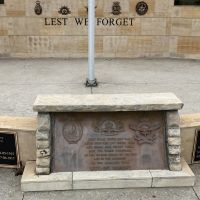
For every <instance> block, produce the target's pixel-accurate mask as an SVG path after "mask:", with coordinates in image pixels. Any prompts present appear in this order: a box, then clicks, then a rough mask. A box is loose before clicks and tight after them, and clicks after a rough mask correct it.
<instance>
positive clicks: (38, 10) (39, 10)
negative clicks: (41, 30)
mask: <svg viewBox="0 0 200 200" xmlns="http://www.w3.org/2000/svg"><path fill="white" fill-rule="evenodd" d="M35 3H36V5H35V8H34V11H35V14H36V15H41V14H42V6H41V4H40V1H36V2H35Z"/></svg>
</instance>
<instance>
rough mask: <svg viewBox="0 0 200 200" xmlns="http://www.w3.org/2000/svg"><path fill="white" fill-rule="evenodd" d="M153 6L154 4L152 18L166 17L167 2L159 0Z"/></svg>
mask: <svg viewBox="0 0 200 200" xmlns="http://www.w3.org/2000/svg"><path fill="white" fill-rule="evenodd" d="M154 4H155V11H154V16H156V17H165V16H168V8H169V1H166V0H159V1H155V2H154Z"/></svg>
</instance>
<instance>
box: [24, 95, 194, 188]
mask: <svg viewBox="0 0 200 200" xmlns="http://www.w3.org/2000/svg"><path fill="white" fill-rule="evenodd" d="M182 107H183V103H182V102H181V101H180V100H179V99H178V98H177V97H176V96H175V95H174V94H171V93H158V94H113V95H109V94H108V95H107V94H105V95H100V94H99V95H44V96H38V97H37V99H36V101H35V103H34V107H33V109H34V110H35V111H37V112H38V126H37V132H36V148H37V157H36V161H30V162H27V163H26V167H25V171H24V174H23V177H22V181H21V184H22V190H23V191H51V190H72V189H96V188H134V187H171V186H192V185H194V174H193V173H192V171H191V170H190V168H189V166H188V165H187V164H186V162H185V161H184V159H181V138H180V122H179V114H178V110H180V109H181V108H182Z"/></svg>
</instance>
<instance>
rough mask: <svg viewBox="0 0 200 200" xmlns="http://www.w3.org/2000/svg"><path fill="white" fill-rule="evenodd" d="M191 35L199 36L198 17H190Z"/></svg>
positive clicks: (199, 21) (199, 20)
mask: <svg viewBox="0 0 200 200" xmlns="http://www.w3.org/2000/svg"><path fill="white" fill-rule="evenodd" d="M191 35H192V36H200V19H192V33H191Z"/></svg>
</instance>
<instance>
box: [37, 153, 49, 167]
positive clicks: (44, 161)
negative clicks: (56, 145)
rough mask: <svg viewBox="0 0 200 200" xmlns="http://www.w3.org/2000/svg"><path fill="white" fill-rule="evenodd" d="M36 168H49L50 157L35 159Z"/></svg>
mask: <svg viewBox="0 0 200 200" xmlns="http://www.w3.org/2000/svg"><path fill="white" fill-rule="evenodd" d="M36 166H37V167H39V168H40V167H41V168H42V167H44V168H48V167H50V156H49V157H45V158H37V159H36Z"/></svg>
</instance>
